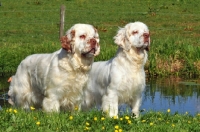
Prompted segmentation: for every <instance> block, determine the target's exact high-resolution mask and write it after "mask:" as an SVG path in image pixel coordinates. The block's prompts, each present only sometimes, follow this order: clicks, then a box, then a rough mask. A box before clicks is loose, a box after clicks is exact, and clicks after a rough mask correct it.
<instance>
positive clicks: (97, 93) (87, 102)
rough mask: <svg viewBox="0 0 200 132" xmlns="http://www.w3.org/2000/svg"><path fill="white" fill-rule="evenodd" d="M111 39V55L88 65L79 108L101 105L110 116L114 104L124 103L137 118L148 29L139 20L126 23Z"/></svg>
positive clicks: (148, 36)
mask: <svg viewBox="0 0 200 132" xmlns="http://www.w3.org/2000/svg"><path fill="white" fill-rule="evenodd" d="M114 39H115V43H116V44H117V45H118V51H117V53H116V55H115V57H114V58H112V59H110V60H108V61H103V62H95V63H93V65H92V70H91V72H90V76H89V82H88V84H87V88H86V89H85V90H84V98H85V99H84V100H83V102H82V107H83V108H84V109H88V108H90V107H92V106H93V105H101V107H102V109H103V111H104V112H108V114H109V116H110V117H113V116H117V115H118V104H121V103H128V104H129V105H130V106H131V107H132V113H134V114H135V116H136V117H138V116H139V107H140V105H141V95H142V92H143V91H144V89H145V71H144V65H145V63H146V61H147V51H148V50H149V46H150V34H149V29H148V27H147V26H146V25H145V24H144V23H142V22H134V23H129V24H127V25H126V26H125V27H124V28H121V29H119V31H118V33H117V35H116V36H115V37H114Z"/></svg>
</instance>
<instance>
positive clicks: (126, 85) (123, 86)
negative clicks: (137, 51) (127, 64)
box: [118, 71, 145, 102]
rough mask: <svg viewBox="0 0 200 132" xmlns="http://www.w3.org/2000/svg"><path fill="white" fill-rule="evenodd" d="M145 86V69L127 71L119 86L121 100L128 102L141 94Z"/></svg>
mask: <svg viewBox="0 0 200 132" xmlns="http://www.w3.org/2000/svg"><path fill="white" fill-rule="evenodd" d="M144 88H145V74H144V72H143V71H141V72H134V73H131V72H130V73H127V75H126V76H124V77H122V81H121V83H120V85H119V87H118V97H119V101H120V100H121V101H122V102H127V101H129V100H130V99H132V98H134V97H135V96H140V94H141V93H142V91H143V90H144Z"/></svg>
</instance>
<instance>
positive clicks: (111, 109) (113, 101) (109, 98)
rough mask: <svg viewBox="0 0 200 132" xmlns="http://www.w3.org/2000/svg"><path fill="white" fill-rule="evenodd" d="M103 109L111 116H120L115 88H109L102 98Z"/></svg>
mask: <svg viewBox="0 0 200 132" xmlns="http://www.w3.org/2000/svg"><path fill="white" fill-rule="evenodd" d="M102 109H103V111H104V112H106V113H108V114H109V116H110V117H114V116H118V96H117V94H116V92H115V91H114V90H109V89H108V90H107V94H105V95H104V96H103V98H102Z"/></svg>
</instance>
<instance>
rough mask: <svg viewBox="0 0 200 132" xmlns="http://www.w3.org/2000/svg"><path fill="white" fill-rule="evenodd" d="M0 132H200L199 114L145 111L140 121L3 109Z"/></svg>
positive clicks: (125, 117)
mask: <svg viewBox="0 0 200 132" xmlns="http://www.w3.org/2000/svg"><path fill="white" fill-rule="evenodd" d="M0 115H1V116H0V124H1V131H7V132H9V131H24V132H25V131H39V132H40V131H41V132H53V131H54V132H55V131H59V132H61V131H70V132H80V131H92V132H100V131H106V132H114V131H115V132H120V131H121V132H122V131H123V132H126V131H132V132H134V131H137V132H138V131H141V132H143V131H150V132H160V131H162V132H180V131H181V132H189V131H200V124H199V122H200V114H196V115H195V116H191V115H190V114H188V113H187V112H186V113H185V114H178V113H173V114H172V113H170V110H166V112H153V111H148V112H147V113H145V114H142V115H141V116H140V117H139V118H137V119H135V118H132V117H131V115H129V114H124V115H120V116H119V118H115V117H114V118H109V117H106V115H105V114H104V113H102V112H101V111H97V110H92V111H90V112H86V113H85V112H78V111H74V112H66V113H64V112H61V113H43V112H42V111H36V110H31V111H30V112H25V111H23V110H20V109H13V108H5V109H3V110H2V111H0Z"/></svg>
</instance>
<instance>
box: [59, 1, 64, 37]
mask: <svg viewBox="0 0 200 132" xmlns="http://www.w3.org/2000/svg"><path fill="white" fill-rule="evenodd" d="M64 21H65V6H64V5H61V7H60V33H59V37H60V38H61V37H62V36H63V32H64Z"/></svg>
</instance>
